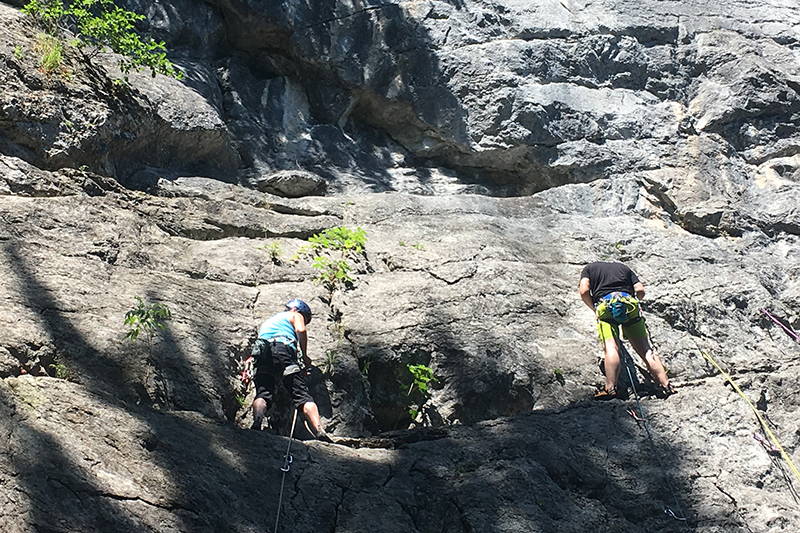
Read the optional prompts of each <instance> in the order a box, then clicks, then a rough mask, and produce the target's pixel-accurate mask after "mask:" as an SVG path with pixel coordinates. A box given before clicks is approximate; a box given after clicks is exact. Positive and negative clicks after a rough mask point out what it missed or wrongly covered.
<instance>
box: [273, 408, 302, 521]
mask: <svg viewBox="0 0 800 533" xmlns="http://www.w3.org/2000/svg"><path fill="white" fill-rule="evenodd" d="M296 422H297V408H295V409H294V416H292V429H291V431H289V444H288V445H287V446H286V455H284V456H283V466H282V467H281V472H283V474H281V490H280V492H279V493H278V508H277V509H276V510H275V531H274V533H278V524H279V523H280V520H281V509H282V505H283V486H284V484H285V483H286V474H287V473H288V472H289V470H291V469H292V463H293V462H294V458H293V457H292V454H291V450H292V441H293V440H294V426H295V423H296Z"/></svg>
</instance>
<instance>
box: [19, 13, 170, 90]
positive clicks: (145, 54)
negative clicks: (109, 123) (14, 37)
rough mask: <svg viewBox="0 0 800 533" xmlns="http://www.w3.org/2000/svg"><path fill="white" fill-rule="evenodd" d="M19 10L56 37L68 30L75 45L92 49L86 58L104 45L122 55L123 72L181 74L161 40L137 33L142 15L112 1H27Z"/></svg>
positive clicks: (120, 62)
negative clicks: (72, 35) (168, 55)
mask: <svg viewBox="0 0 800 533" xmlns="http://www.w3.org/2000/svg"><path fill="white" fill-rule="evenodd" d="M22 10H23V11H24V12H25V13H27V14H28V15H31V16H32V17H34V18H36V19H37V20H38V21H39V22H40V23H41V24H42V25H43V26H44V28H45V30H46V31H47V32H48V33H49V34H50V35H52V36H54V37H58V36H59V35H61V34H63V32H65V31H69V32H72V33H73V34H74V35H75V41H74V42H75V44H76V45H77V46H78V48H80V49H83V48H87V47H89V48H94V50H93V52H92V53H91V54H89V55H87V56H85V57H86V58H87V59H88V60H91V58H92V57H93V56H94V55H96V54H97V53H98V52H100V51H102V50H103V49H104V48H106V47H107V48H109V49H111V50H112V51H113V52H116V53H117V54H120V55H121V56H122V57H121V58H120V60H119V68H120V70H122V73H123V74H125V75H127V74H128V73H129V72H131V71H132V70H134V71H139V70H147V69H150V74H151V75H152V76H154V77H155V75H156V74H165V75H167V76H172V77H174V78H178V79H180V78H182V77H183V73H181V72H180V71H179V70H177V69H176V68H175V65H173V64H172V62H171V61H170V60H169V59H167V53H166V52H167V50H166V45H165V44H164V42H162V41H155V40H154V39H152V38H150V37H147V38H145V37H142V36H140V35H139V34H138V33H137V31H136V28H135V24H136V23H137V22H139V21H141V20H143V19H144V18H145V17H144V15H140V14H138V13H134V12H133V11H128V10H126V9H122V8H121V7H119V6H118V5H116V4H115V3H114V2H113V0H31V1H30V2H28V3H27V4H26V5H25V7H23V8H22Z"/></svg>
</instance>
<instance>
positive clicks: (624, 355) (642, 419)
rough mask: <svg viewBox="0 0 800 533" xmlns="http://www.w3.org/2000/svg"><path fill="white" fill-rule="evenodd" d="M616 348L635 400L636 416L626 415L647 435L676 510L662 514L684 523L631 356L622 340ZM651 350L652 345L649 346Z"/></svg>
mask: <svg viewBox="0 0 800 533" xmlns="http://www.w3.org/2000/svg"><path fill="white" fill-rule="evenodd" d="M616 341H617V347H618V348H619V354H620V358H621V359H622V365H623V366H624V367H625V371H626V372H627V373H628V381H629V382H630V385H631V388H632V389H633V397H634V399H635V400H636V410H637V411H638V416H637V413H636V411H634V410H633V409H629V410H628V414H629V415H631V416H632V417H633V419H634V420H635V421H636V424H637V425H639V426H640V427H644V431H645V434H646V435H647V440H648V441H649V442H650V448H651V449H652V450H653V456H654V457H655V458H656V462H658V466H659V468H661V471H662V473H663V474H664V482H665V483H666V485H667V489H668V490H669V492H670V494H671V495H672V500H673V502H674V503H675V505H674V507H675V508H676V509H677V510H678V514H676V513H675V511H673V510H672V509H671V508H670V507H669V506H667V505H665V506H664V514H666V515H667V516H669V517H670V518H672V519H674V520H679V521H681V522H685V521H686V517H685V516H684V513H683V510H682V509H681V505H680V503H679V502H678V493H677V491H676V490H675V487H674V486H673V485H672V481H670V478H669V474H667V469H666V467H665V466H664V463H662V462H661V457H660V455H659V453H658V450H657V449H656V443H655V440H654V439H653V434H652V433H651V431H650V422H649V420H648V418H647V413H645V410H644V407H642V402H641V401H640V397H639V391H638V390H636V384H635V381H636V380H635V379H634V377H633V372H632V371H631V367H633V366H635V363H634V362H633V358H631V354H630V353H628V350H626V349H625V346H623V344H622V340H621V339H620V338H619V337H617V338H616ZM651 348H652V344H651Z"/></svg>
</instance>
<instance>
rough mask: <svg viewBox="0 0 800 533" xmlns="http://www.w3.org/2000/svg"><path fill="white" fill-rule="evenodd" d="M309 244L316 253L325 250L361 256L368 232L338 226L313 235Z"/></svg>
mask: <svg viewBox="0 0 800 533" xmlns="http://www.w3.org/2000/svg"><path fill="white" fill-rule="evenodd" d="M308 242H310V243H311V246H312V248H313V250H314V251H315V252H319V251H320V250H322V249H325V250H339V251H342V252H353V253H357V254H360V253H362V252H363V251H364V246H365V245H366V243H367V232H366V231H364V230H363V229H362V228H356V229H354V230H351V229H348V228H346V227H344V226H337V227H335V228H328V229H326V230H325V231H323V232H322V233H317V234H316V235H313V236H312V237H311V238H309V239H308Z"/></svg>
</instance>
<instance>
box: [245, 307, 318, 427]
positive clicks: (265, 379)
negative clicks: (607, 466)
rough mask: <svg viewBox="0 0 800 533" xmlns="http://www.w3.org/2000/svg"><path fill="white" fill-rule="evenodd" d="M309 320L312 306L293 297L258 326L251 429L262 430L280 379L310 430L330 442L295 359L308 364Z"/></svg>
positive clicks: (254, 351) (254, 347) (253, 352)
mask: <svg viewBox="0 0 800 533" xmlns="http://www.w3.org/2000/svg"><path fill="white" fill-rule="evenodd" d="M309 322H311V308H310V307H309V306H308V304H307V303H305V302H304V301H303V300H300V299H298V298H295V299H294V300H290V301H289V302H287V303H286V310H285V311H283V312H281V313H278V314H276V315H273V316H271V317H270V318H268V319H267V320H265V321H264V322H263V323H262V324H261V326H260V327H259V328H258V339H256V342H255V344H254V345H253V351H252V356H253V359H254V360H255V366H256V372H255V376H254V377H253V382H254V383H255V386H256V397H255V400H253V425H252V426H251V429H261V426H262V424H263V422H264V417H265V415H266V413H267V409H269V406H270V404H271V403H272V402H273V398H274V396H275V389H276V388H277V385H278V381H279V380H282V381H283V384H284V386H285V387H286V389H287V390H288V391H289V393H290V394H291V396H292V404H293V405H294V406H295V408H296V409H302V410H303V414H305V416H306V420H307V421H308V423H309V424H310V427H309V430H310V431H311V433H312V434H313V435H314V436H315V437H316V438H317V439H319V440H323V441H327V442H331V439H330V437H328V435H327V433H325V430H324V429H323V428H322V423H321V421H320V417H319V409H317V404H316V403H314V399H313V398H312V397H311V394H310V393H309V391H308V386H307V385H306V382H305V378H304V373H303V372H302V371H301V370H302V369H301V368H300V362H299V359H298V355H300V356H302V360H303V363H304V364H305V366H309V365H311V359H310V358H309V357H308V335H307V334H306V325H307V324H308V323H309Z"/></svg>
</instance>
